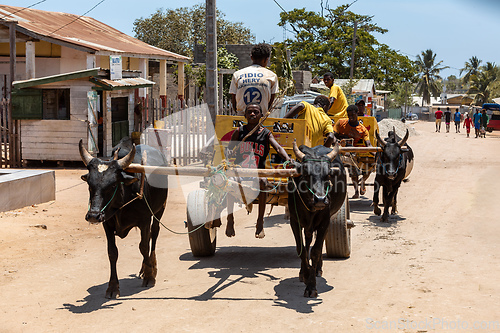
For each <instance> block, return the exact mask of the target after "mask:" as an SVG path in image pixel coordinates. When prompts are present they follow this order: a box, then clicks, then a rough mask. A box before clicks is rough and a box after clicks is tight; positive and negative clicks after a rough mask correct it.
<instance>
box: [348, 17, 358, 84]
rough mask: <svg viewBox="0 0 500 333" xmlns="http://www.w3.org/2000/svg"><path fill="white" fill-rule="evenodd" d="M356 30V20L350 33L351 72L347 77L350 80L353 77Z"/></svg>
mask: <svg viewBox="0 0 500 333" xmlns="http://www.w3.org/2000/svg"><path fill="white" fill-rule="evenodd" d="M357 30H358V21H354V34H353V35H352V48H351V50H352V51H351V73H350V75H349V78H350V79H351V80H352V78H353V77H354V51H355V50H356V32H357Z"/></svg>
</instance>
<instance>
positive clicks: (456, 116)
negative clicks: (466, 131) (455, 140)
mask: <svg viewBox="0 0 500 333" xmlns="http://www.w3.org/2000/svg"><path fill="white" fill-rule="evenodd" d="M453 120H454V121H455V133H460V121H461V120H462V114H461V113H460V111H458V109H457V111H455V113H454V114H453Z"/></svg>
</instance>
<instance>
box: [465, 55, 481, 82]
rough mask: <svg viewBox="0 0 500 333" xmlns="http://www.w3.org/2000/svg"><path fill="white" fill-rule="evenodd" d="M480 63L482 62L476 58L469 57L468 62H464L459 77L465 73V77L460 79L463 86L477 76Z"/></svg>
mask: <svg viewBox="0 0 500 333" xmlns="http://www.w3.org/2000/svg"><path fill="white" fill-rule="evenodd" d="M481 62H482V60H479V59H478V58H477V57H476V56H473V57H471V58H470V59H469V61H466V62H465V66H464V68H462V69H461V70H460V75H462V73H464V72H465V75H464V77H463V78H462V80H463V82H464V83H465V84H467V83H469V82H470V80H471V77H472V76H473V75H477V74H478V73H479V67H480V65H481Z"/></svg>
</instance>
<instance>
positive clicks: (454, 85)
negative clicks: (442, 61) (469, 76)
mask: <svg viewBox="0 0 500 333" xmlns="http://www.w3.org/2000/svg"><path fill="white" fill-rule="evenodd" d="M459 84H460V83H459V82H458V79H457V77H456V76H455V75H450V76H448V77H447V78H446V91H447V92H449V93H454V92H456V91H457V90H458V89H459V88H460V86H459Z"/></svg>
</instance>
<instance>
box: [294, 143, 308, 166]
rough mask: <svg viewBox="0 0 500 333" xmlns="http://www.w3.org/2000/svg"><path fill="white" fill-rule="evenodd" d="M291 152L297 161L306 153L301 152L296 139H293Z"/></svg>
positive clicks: (300, 160)
mask: <svg viewBox="0 0 500 333" xmlns="http://www.w3.org/2000/svg"><path fill="white" fill-rule="evenodd" d="M293 152H294V153H295V157H297V160H298V161H299V162H302V159H303V158H304V156H306V154H304V153H303V152H301V151H300V150H299V147H297V140H293Z"/></svg>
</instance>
